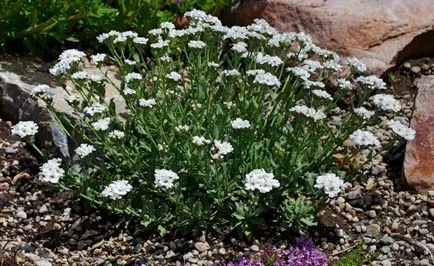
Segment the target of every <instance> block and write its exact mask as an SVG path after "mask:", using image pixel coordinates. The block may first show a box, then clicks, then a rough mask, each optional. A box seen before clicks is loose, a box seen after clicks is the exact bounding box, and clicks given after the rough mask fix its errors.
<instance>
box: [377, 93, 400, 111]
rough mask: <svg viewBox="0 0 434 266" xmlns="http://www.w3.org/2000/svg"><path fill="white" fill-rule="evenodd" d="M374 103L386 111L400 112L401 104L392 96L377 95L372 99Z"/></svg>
mask: <svg viewBox="0 0 434 266" xmlns="http://www.w3.org/2000/svg"><path fill="white" fill-rule="evenodd" d="M371 99H372V102H373V103H374V105H375V106H377V107H378V108H380V109H382V110H384V111H392V112H399V111H400V110H401V104H400V103H399V101H398V100H396V99H395V98H394V97H393V96H392V95H390V94H375V95H374V96H372V97H371Z"/></svg>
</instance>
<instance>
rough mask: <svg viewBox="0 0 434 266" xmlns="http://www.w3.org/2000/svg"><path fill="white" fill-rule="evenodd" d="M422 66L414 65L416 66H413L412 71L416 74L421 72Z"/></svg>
mask: <svg viewBox="0 0 434 266" xmlns="http://www.w3.org/2000/svg"><path fill="white" fill-rule="evenodd" d="M420 70H421V69H420V67H418V66H414V67H412V68H411V72H413V73H415V74H418V73H419V72H420Z"/></svg>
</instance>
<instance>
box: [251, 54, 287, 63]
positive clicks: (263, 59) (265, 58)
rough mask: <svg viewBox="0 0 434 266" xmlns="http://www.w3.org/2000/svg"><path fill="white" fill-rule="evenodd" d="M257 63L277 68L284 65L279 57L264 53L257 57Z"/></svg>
mask: <svg viewBox="0 0 434 266" xmlns="http://www.w3.org/2000/svg"><path fill="white" fill-rule="evenodd" d="M256 63H258V64H261V65H264V64H268V65H270V66H273V67H276V66H279V65H281V64H283V61H282V59H280V57H278V56H271V55H268V54H263V53H261V52H259V53H258V54H257V55H256Z"/></svg>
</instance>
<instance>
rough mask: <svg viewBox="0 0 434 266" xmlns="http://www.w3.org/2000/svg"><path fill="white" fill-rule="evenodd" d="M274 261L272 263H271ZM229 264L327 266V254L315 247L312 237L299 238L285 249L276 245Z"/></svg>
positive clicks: (249, 265)
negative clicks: (257, 254) (280, 248)
mask: <svg viewBox="0 0 434 266" xmlns="http://www.w3.org/2000/svg"><path fill="white" fill-rule="evenodd" d="M270 263H272V264H270ZM226 265H227V266H267V265H273V266H327V256H326V255H325V254H324V253H323V252H322V251H320V250H319V249H317V248H315V246H314V244H313V242H312V240H311V239H306V238H299V239H297V241H296V243H295V244H294V245H292V246H290V247H288V248H287V249H285V250H279V249H277V248H276V247H275V246H270V247H267V248H265V249H264V250H263V251H262V252H261V253H260V254H259V256H256V257H253V256H252V255H250V254H247V255H245V256H242V257H240V258H238V260H237V261H235V262H229V263H228V264H226Z"/></svg>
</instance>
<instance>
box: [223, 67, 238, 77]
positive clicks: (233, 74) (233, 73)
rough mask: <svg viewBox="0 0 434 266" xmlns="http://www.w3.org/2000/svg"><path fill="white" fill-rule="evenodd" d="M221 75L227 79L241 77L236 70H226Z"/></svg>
mask: <svg viewBox="0 0 434 266" xmlns="http://www.w3.org/2000/svg"><path fill="white" fill-rule="evenodd" d="M221 74H222V75H223V76H225V77H237V76H240V75H241V74H240V72H239V71H238V70H236V69H230V70H229V69H226V70H223V71H222V72H221Z"/></svg>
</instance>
